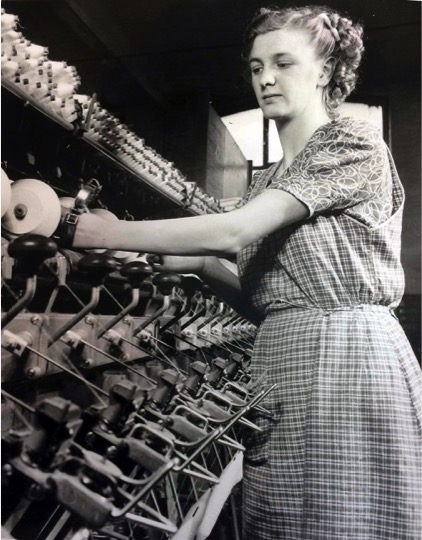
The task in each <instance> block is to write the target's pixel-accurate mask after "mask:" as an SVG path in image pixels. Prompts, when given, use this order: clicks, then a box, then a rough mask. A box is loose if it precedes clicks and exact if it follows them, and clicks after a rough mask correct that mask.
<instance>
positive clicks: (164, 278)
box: [152, 272, 182, 296]
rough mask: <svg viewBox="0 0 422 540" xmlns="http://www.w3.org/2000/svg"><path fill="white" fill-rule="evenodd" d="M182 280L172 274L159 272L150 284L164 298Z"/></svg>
mask: <svg viewBox="0 0 422 540" xmlns="http://www.w3.org/2000/svg"><path fill="white" fill-rule="evenodd" d="M181 281H182V278H181V277H180V276H179V275H178V274H175V273H173V272H160V273H159V274H157V275H156V276H154V277H153V278H152V283H153V284H154V285H155V286H156V287H157V289H158V290H159V291H160V293H161V294H162V295H164V296H168V295H170V294H171V292H172V290H173V288H174V287H177V286H179V285H180V283H181Z"/></svg>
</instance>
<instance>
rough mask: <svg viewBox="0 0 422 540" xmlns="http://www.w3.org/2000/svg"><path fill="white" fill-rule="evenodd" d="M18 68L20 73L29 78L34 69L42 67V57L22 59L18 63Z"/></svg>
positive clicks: (43, 66) (43, 64)
mask: <svg viewBox="0 0 422 540" xmlns="http://www.w3.org/2000/svg"><path fill="white" fill-rule="evenodd" d="M19 68H20V72H21V74H22V75H25V76H27V77H28V78H29V76H30V75H31V74H32V73H33V72H34V71H36V70H38V69H44V68H45V62H44V60H43V59H42V58H28V59H27V60H22V62H20V63H19ZM46 71H47V70H46Z"/></svg>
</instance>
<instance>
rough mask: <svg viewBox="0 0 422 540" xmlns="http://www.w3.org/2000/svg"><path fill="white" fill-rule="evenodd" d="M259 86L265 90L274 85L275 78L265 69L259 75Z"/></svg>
mask: <svg viewBox="0 0 422 540" xmlns="http://www.w3.org/2000/svg"><path fill="white" fill-rule="evenodd" d="M259 84H260V85H261V87H262V88H265V87H266V86H274V84H275V76H274V73H273V72H272V71H271V70H269V69H265V70H263V71H262V73H261V79H260V81H259Z"/></svg>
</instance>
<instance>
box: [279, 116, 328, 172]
mask: <svg viewBox="0 0 422 540" xmlns="http://www.w3.org/2000/svg"><path fill="white" fill-rule="evenodd" d="M329 121H330V118H329V117H328V115H327V114H326V112H325V111H324V112H321V114H314V115H312V117H311V118H309V117H307V119H306V121H303V119H302V118H294V119H292V120H288V121H277V120H276V126H277V131H278V136H279V138H280V143H281V147H282V148H283V165H284V166H283V169H284V170H285V169H287V167H289V166H290V165H291V163H292V161H293V160H294V158H295V157H296V156H297V155H298V154H299V152H301V151H302V150H303V149H304V148H305V146H306V144H307V142H308V141H309V139H310V138H311V137H312V135H313V134H314V132H315V131H316V130H317V129H318V128H320V127H321V126H323V125H325V124H327V123H328V122H329Z"/></svg>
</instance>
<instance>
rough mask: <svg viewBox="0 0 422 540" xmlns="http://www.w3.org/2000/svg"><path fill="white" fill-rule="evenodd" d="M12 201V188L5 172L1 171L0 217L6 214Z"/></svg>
mask: <svg viewBox="0 0 422 540" xmlns="http://www.w3.org/2000/svg"><path fill="white" fill-rule="evenodd" d="M11 199H12V186H11V181H10V180H9V177H8V176H7V174H6V172H5V171H4V170H3V169H2V170H1V217H3V216H4V214H5V213H6V212H7V209H8V208H9V205H10V201H11Z"/></svg>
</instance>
